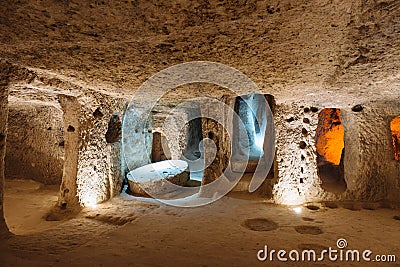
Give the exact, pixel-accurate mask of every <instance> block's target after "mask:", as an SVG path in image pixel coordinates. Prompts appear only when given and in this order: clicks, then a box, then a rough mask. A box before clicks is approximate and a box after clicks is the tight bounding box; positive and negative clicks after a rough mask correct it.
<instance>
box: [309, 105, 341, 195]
mask: <svg viewBox="0 0 400 267" xmlns="http://www.w3.org/2000/svg"><path fill="white" fill-rule="evenodd" d="M315 143H316V148H317V168H318V176H319V178H320V179H321V182H322V184H321V186H322V188H324V189H325V190H327V191H329V192H333V193H341V192H344V191H345V190H346V188H347V185H346V182H345V180H344V170H343V158H344V128H343V125H342V122H341V117H340V110H339V109H336V108H326V109H323V110H322V111H321V112H320V113H319V115H318V126H317V131H316V136H315Z"/></svg>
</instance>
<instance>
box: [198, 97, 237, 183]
mask: <svg viewBox="0 0 400 267" xmlns="http://www.w3.org/2000/svg"><path fill="white" fill-rule="evenodd" d="M229 103H230V98H229V97H228V96H223V97H222V99H221V100H220V102H219V101H218V102H214V101H209V102H202V103H201V114H202V129H203V138H205V139H207V138H208V139H210V141H212V142H213V143H214V144H215V146H213V145H207V142H204V160H205V162H204V163H205V169H204V174H203V182H202V184H204V185H205V184H209V183H211V182H213V181H215V180H216V179H218V178H219V177H221V175H222V174H223V172H224V171H225V169H226V168H227V167H228V165H229V160H230V154H231V145H230V144H231V141H230V137H229V134H228V131H230V129H231V128H232V121H231V120H229V118H228V113H229V111H228V110H229V108H230V106H229ZM215 149H216V151H215ZM214 153H215V157H214Z"/></svg>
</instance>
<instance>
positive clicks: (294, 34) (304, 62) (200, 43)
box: [0, 0, 400, 106]
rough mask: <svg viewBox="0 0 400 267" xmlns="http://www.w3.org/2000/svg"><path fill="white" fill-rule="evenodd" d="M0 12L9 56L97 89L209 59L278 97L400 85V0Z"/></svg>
mask: <svg viewBox="0 0 400 267" xmlns="http://www.w3.org/2000/svg"><path fill="white" fill-rule="evenodd" d="M0 14H1V15H0V57H1V58H3V59H6V60H8V61H10V62H12V63H16V64H19V65H21V66H27V67H31V68H36V69H42V70H41V72H42V73H43V70H45V71H44V73H45V74H46V72H51V73H55V74H56V75H61V77H64V78H66V79H69V80H71V81H75V82H78V83H82V82H83V83H85V84H87V85H89V86H90V87H92V88H98V89H99V90H108V91H115V92H118V93H124V94H132V93H133V92H134V91H135V89H137V87H138V86H140V84H141V83H142V82H144V81H145V79H146V78H148V77H149V76H151V75H153V74H155V73H156V72H158V71H160V70H162V69H164V68H166V67H168V66H172V65H175V64H178V63H182V62H188V61H193V60H207V61H216V62H221V63H224V64H226V65H229V66H232V67H235V68H237V69H239V70H240V71H242V72H244V73H245V74H247V75H248V76H249V77H250V78H251V79H252V80H253V81H255V82H256V83H257V84H258V86H259V87H260V88H261V89H262V90H263V91H264V92H265V93H270V94H273V95H275V96H276V98H277V100H278V101H284V100H285V99H296V98H297V99H305V100H307V99H310V100H312V99H320V100H321V101H325V102H327V103H330V104H331V105H336V106H340V105H350V104H354V103H356V102H357V101H364V100H365V101H366V100H371V99H398V95H399V92H400V72H399V70H400V1H398V0H380V1H378V0H375V1H372V0H371V1H369V0H368V1H364V0H360V1H345V0H337V1H335V0H333V1H332V0H326V1H320V0H318V1H317V0H315V1H305V0H303V1H288V0H286V1H253V0H239V1H233V2H232V1H207V0H203V1H201V0H196V1H184V0H178V1H173V2H168V1H166V2H164V1H163V2H161V1H156V0H151V1H147V0H136V1H111V0H104V1H78V0H63V1H59V0H40V1H33V0H20V1H15V0H5V1H2V4H1V5H0ZM186 93H187V94H188V96H190V95H191V94H192V93H193V89H190V88H188V90H186ZM215 94H217V92H215Z"/></svg>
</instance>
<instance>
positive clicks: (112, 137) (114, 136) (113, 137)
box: [105, 114, 122, 143]
mask: <svg viewBox="0 0 400 267" xmlns="http://www.w3.org/2000/svg"><path fill="white" fill-rule="evenodd" d="M121 133H122V122H121V119H120V117H119V115H118V114H113V115H112V116H111V118H110V121H109V122H108V129H107V132H106V136H105V137H106V141H107V143H115V142H119V140H120V139H121Z"/></svg>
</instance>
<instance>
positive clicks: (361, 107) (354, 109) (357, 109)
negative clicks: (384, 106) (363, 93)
mask: <svg viewBox="0 0 400 267" xmlns="http://www.w3.org/2000/svg"><path fill="white" fill-rule="evenodd" d="M363 109H364V107H363V106H362V105H355V106H354V107H352V109H351V110H352V111H354V112H360V111H362V110H363Z"/></svg>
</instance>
